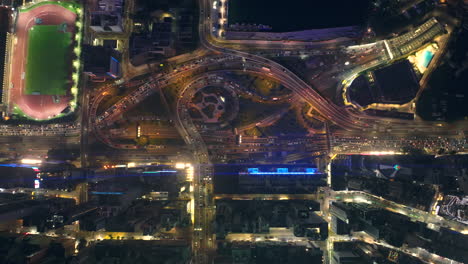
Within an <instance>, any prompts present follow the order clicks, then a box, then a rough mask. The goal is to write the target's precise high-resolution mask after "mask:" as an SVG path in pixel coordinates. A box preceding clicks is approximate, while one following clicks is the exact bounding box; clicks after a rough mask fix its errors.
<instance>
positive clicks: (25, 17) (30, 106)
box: [10, 4, 76, 119]
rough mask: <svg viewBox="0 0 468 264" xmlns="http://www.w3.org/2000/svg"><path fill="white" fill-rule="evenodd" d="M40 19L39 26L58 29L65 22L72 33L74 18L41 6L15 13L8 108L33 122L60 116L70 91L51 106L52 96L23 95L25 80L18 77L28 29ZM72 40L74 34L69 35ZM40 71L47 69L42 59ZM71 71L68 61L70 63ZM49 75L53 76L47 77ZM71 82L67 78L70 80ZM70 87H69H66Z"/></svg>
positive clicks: (66, 12)
mask: <svg viewBox="0 0 468 264" xmlns="http://www.w3.org/2000/svg"><path fill="white" fill-rule="evenodd" d="M36 18H41V19H42V24H41V25H59V24H61V23H64V22H66V23H67V24H68V27H67V30H68V31H69V32H72V33H74V30H75V27H74V25H75V19H76V14H75V13H73V12H71V11H70V10H68V9H66V8H64V7H61V6H58V5H53V4H50V5H43V6H39V7H36V8H34V9H32V10H29V11H27V12H19V16H18V20H17V24H16V40H17V41H16V42H15V43H14V48H13V63H12V72H11V82H12V84H13V88H12V89H11V91H10V105H16V106H18V107H19V108H20V109H21V110H22V111H23V112H24V113H25V114H26V115H28V116H29V117H31V118H35V119H48V118H51V117H54V116H56V115H58V114H60V112H62V111H63V110H64V109H65V108H66V107H67V106H68V104H69V102H70V99H71V98H72V97H71V95H70V89H68V91H67V95H64V96H60V102H59V103H55V102H54V100H53V98H52V95H25V94H23V91H24V89H25V87H24V86H25V79H22V78H21V77H22V73H23V72H24V71H25V69H26V63H27V62H26V58H27V48H28V47H27V43H28V32H29V29H30V28H31V27H32V26H34V25H35V19H36ZM72 38H74V34H73V35H72ZM42 60H43V62H44V67H47V58H42ZM70 68H71V61H70ZM51 74H53V73H51ZM70 80H71V76H70ZM70 86H71V83H70Z"/></svg>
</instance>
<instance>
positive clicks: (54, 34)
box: [25, 25, 71, 95]
mask: <svg viewBox="0 0 468 264" xmlns="http://www.w3.org/2000/svg"><path fill="white" fill-rule="evenodd" d="M59 29H60V26H58V25H54V26H41V25H35V26H33V27H31V29H30V30H29V37H28V54H27V61H26V73H25V81H26V89H25V94H27V95H29V94H41V95H65V94H66V92H67V88H68V86H69V79H70V76H69V70H70V68H71V58H70V55H71V49H70V45H71V33H69V32H65V33H64V32H63V31H60V30H59Z"/></svg>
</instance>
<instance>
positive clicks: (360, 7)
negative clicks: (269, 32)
mask: <svg viewBox="0 0 468 264" xmlns="http://www.w3.org/2000/svg"><path fill="white" fill-rule="evenodd" d="M369 3H370V0H334V1H330V0H229V14H228V15H229V17H228V18H229V21H228V22H229V24H234V23H256V24H263V25H269V26H272V27H273V31H274V32H286V31H297V30H305V29H315V28H329V27H343V26H354V25H364V24H365V23H366V19H367V13H368V7H369Z"/></svg>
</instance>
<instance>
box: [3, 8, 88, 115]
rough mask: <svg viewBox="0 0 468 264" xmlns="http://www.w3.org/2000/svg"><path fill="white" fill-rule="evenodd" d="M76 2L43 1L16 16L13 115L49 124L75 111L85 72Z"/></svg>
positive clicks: (79, 11) (12, 88) (12, 67)
mask: <svg viewBox="0 0 468 264" xmlns="http://www.w3.org/2000/svg"><path fill="white" fill-rule="evenodd" d="M81 12H82V11H81V7H80V6H79V5H78V4H77V3H75V2H63V1H57V2H55V1H44V2H39V3H37V4H34V5H31V6H28V7H23V8H21V9H20V10H19V12H18V13H17V19H16V25H15V38H14V40H13V45H14V46H13V48H12V50H13V53H12V65H11V76H10V92H9V100H8V101H9V104H8V105H9V112H10V113H14V114H17V115H20V116H22V117H26V118H30V119H35V120H47V119H51V118H56V117H60V116H63V115H65V114H67V113H69V112H71V111H73V110H74V108H75V106H76V98H77V85H78V71H79V67H80V63H79V55H80V48H79V47H80V41H81V35H80V29H81V22H80V21H79V20H80V14H81Z"/></svg>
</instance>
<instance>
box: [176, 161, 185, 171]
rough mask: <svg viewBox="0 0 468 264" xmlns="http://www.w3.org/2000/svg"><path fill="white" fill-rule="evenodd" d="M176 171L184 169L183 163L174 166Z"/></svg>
mask: <svg viewBox="0 0 468 264" xmlns="http://www.w3.org/2000/svg"><path fill="white" fill-rule="evenodd" d="M175 167H176V169H184V168H185V163H182V162H178V163H176V165H175Z"/></svg>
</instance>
